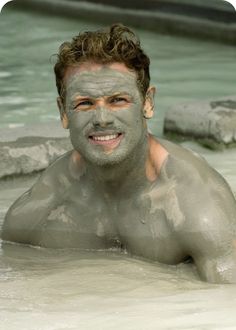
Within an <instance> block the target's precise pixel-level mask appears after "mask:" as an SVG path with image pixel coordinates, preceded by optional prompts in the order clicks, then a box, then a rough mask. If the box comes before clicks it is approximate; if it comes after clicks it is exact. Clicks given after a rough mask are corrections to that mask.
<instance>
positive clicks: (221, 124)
mask: <svg viewBox="0 0 236 330" xmlns="http://www.w3.org/2000/svg"><path fill="white" fill-rule="evenodd" d="M164 134H165V135H166V136H167V137H168V138H169V139H177V140H188V139H190V140H196V141H198V142H200V143H201V144H203V145H204V146H207V147H209V148H211V149H222V148H224V147H232V146H236V96H232V97H224V98H221V99H217V100H213V101H201V102H194V103H183V104H179V105H176V106H174V107H172V108H171V109H169V110H168V111H167V112H166V114H165V119H164Z"/></svg>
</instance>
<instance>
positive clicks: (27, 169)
mask: <svg viewBox="0 0 236 330" xmlns="http://www.w3.org/2000/svg"><path fill="white" fill-rule="evenodd" d="M24 135H25V136H24ZM40 135H41V136H40ZM0 141H1V142H0V159H1V162H0V179H2V178H4V177H7V176H16V175H22V174H23V175H24V174H31V173H33V172H38V171H42V170H44V169H45V168H46V167H48V166H49V165H50V164H51V163H52V162H53V161H54V160H55V159H56V158H58V157H59V156H61V155H63V154H64V153H65V152H67V151H69V150H71V149H72V145H71V143H70V139H69V138H68V132H67V131H64V130H63V129H62V128H61V129H59V124H57V123H45V124H38V125H30V126H27V127H21V128H16V129H2V130H1V135H0Z"/></svg>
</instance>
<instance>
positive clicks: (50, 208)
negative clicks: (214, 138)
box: [3, 136, 236, 283]
mask: <svg viewBox="0 0 236 330" xmlns="http://www.w3.org/2000/svg"><path fill="white" fill-rule="evenodd" d="M149 138H150V139H155V138H153V137H151V136H150V137H149ZM159 142H160V143H161V145H162V146H163V147H165V148H166V150H167V151H168V152H169V155H168V157H167V159H166V161H165V162H164V164H163V166H162V168H161V172H160V175H159V176H158V178H157V179H156V180H155V181H153V182H147V184H146V187H145V188H144V189H140V190H139V191H138V190H137V191H136V192H135V193H133V195H128V194H123V193H122V194H121V195H119V194H115V196H113V197H112V196H110V193H108V192H106V191H103V192H101V191H97V190H96V189H97V187H96V183H94V182H93V180H91V178H89V177H87V176H86V169H85V168H84V165H83V164H80V168H79V169H78V168H74V169H72V168H73V167H75V164H74V161H73V160H72V159H73V156H72V155H73V154H72V153H68V154H66V155H65V156H63V157H62V158H60V159H59V160H57V161H56V162H55V163H54V164H53V165H51V166H50V167H49V168H48V169H47V170H46V171H45V172H44V173H43V175H42V176H41V178H40V179H39V181H38V182H37V183H36V184H35V185H34V186H33V187H32V188H31V189H30V191H29V192H27V193H26V194H25V195H23V196H22V197H20V199H19V200H18V201H16V202H15V204H14V205H13V206H12V207H11V208H10V210H9V212H8V214H7V217H6V222H5V224H4V228H3V238H4V239H6V240H12V241H17V242H21V243H26V244H33V245H40V246H45V247H56V248H66V247H76V248H82V249H104V248H113V247H123V248H126V249H127V251H128V252H130V253H132V254H134V255H138V256H142V257H144V258H147V259H151V260H156V261H159V262H163V263H168V264H177V263H179V262H181V261H183V260H185V259H186V258H187V257H189V256H191V257H192V258H193V260H194V262H195V263H196V265H197V268H198V271H199V273H200V275H201V277H202V278H203V279H205V280H208V281H210V282H219V283H220V282H223V283H228V282H235V261H236V257H235V245H236V244H235V236H236V235H235V227H236V226H235V215H236V203H235V199H234V197H233V194H232V192H231V191H230V188H229V187H228V185H227V183H226V182H225V181H224V179H223V178H222V177H221V176H220V175H219V174H218V173H217V172H216V171H215V170H213V169H212V168H210V167H209V165H208V164H207V163H206V162H205V160H203V159H202V158H200V157H199V156H197V155H196V154H193V153H192V152H191V151H189V150H186V149H184V148H182V147H180V146H177V145H174V144H172V143H171V142H168V141H164V140H161V141H159ZM155 143H156V146H158V141H157V140H156V139H155ZM56 173H58V174H56Z"/></svg>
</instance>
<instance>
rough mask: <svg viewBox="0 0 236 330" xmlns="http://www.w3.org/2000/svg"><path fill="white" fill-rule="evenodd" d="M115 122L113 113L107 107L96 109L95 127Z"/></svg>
mask: <svg viewBox="0 0 236 330" xmlns="http://www.w3.org/2000/svg"><path fill="white" fill-rule="evenodd" d="M112 124H113V118H112V114H111V112H110V111H109V110H107V109H106V108H105V107H98V108H97V109H96V110H95V111H94V116H93V126H94V127H107V126H110V125H112Z"/></svg>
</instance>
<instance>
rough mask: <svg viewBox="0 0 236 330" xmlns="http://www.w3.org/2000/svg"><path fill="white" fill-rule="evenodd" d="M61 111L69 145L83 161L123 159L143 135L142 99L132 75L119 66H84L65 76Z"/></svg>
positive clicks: (96, 162) (104, 163) (111, 161)
mask: <svg viewBox="0 0 236 330" xmlns="http://www.w3.org/2000/svg"><path fill="white" fill-rule="evenodd" d="M65 86H66V101H65V110H66V116H67V119H68V127H69V129H70V137H71V142H72V145H73V147H74V148H75V150H77V151H78V152H79V153H80V154H81V155H82V156H83V157H84V158H85V160H87V161H89V162H91V163H94V164H97V165H108V164H110V165H111V164H115V163H119V162H121V161H122V160H124V159H125V158H126V157H127V156H128V155H129V154H130V153H131V152H133V151H134V150H135V148H137V147H139V145H140V143H142V141H143V137H144V135H145V133H146V126H145V122H144V119H143V98H142V96H141V94H140V91H139V89H138V87H137V81H136V75H135V73H134V72H132V71H130V70H128V68H127V67H126V66H125V65H124V64H121V63H113V64H110V65H100V64H92V63H84V64H82V65H80V67H71V68H69V69H68V70H67V72H66V76H65Z"/></svg>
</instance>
